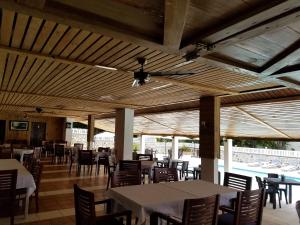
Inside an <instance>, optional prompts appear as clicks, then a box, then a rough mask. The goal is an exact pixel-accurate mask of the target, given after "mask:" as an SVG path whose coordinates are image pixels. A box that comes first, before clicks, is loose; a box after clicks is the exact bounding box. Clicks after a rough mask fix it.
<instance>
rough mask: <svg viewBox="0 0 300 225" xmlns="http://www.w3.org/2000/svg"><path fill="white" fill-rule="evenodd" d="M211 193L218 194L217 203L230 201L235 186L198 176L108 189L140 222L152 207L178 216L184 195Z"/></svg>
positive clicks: (193, 195)
mask: <svg viewBox="0 0 300 225" xmlns="http://www.w3.org/2000/svg"><path fill="white" fill-rule="evenodd" d="M214 194H220V195H221V198H220V201H221V202H220V205H229V204H230V202H229V200H230V199H231V198H234V197H235V196H236V190H234V189H231V188H228V187H224V186H220V185H216V184H212V183H209V182H205V181H201V180H197V181H185V182H183V181H179V182H170V183H159V184H147V185H134V186H125V187H118V188H112V189H110V190H108V191H107V195H108V196H109V197H110V198H112V199H114V200H115V201H116V202H117V203H118V204H120V205H121V206H123V207H125V208H127V209H130V210H132V211H133V213H134V214H135V215H136V216H137V217H138V218H139V220H138V224H139V225H140V224H143V223H145V222H146V218H147V217H148V216H150V214H151V213H152V212H154V211H157V212H161V213H164V214H167V215H171V216H174V217H178V218H181V217H182V213H183V203H184V199H189V198H203V197H208V196H211V195H214Z"/></svg>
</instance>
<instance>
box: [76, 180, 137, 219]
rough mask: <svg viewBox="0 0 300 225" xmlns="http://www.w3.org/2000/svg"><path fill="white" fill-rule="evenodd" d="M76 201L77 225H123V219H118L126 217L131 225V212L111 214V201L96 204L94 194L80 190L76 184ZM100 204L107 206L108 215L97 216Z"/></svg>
mask: <svg viewBox="0 0 300 225" xmlns="http://www.w3.org/2000/svg"><path fill="white" fill-rule="evenodd" d="M74 200H75V218H76V225H101V224H103V225H107V224H112V225H122V224H123V221H122V219H121V220H119V219H117V218H119V217H126V225H130V224H131V211H129V210H124V211H122V212H117V213H111V200H110V199H106V200H102V201H96V202H95V197H94V193H92V192H89V191H85V190H83V189H81V188H79V187H78V186H77V184H74ZM98 204H103V205H106V213H107V214H106V215H102V216H96V212H95V205H98Z"/></svg>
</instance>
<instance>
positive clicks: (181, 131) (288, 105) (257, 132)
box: [96, 100, 300, 140]
mask: <svg viewBox="0 0 300 225" xmlns="http://www.w3.org/2000/svg"><path fill="white" fill-rule="evenodd" d="M299 108H300V100H297V101H287V102H276V103H263V104H252V105H244V106H239V107H235V106H233V107H223V108H222V109H221V136H227V137H246V138H251V137H260V138H279V139H288V138H290V139H297V140H299V139H300V135H299V134H300V120H299V118H300V109H299ZM270 115H272V116H270ZM198 121H199V111H197V110H193V111H186V112H174V113H164V114H149V115H143V116H136V117H135V119H134V133H136V134H140V133H143V134H161V135H182V136H198V132H199V124H198ZM96 127H98V128H101V129H104V128H105V129H107V130H108V131H111V132H114V119H103V120H97V121H96Z"/></svg>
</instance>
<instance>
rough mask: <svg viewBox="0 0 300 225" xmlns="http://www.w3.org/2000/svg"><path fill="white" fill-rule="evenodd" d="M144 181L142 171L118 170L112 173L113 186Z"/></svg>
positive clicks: (138, 183)
mask: <svg viewBox="0 0 300 225" xmlns="http://www.w3.org/2000/svg"><path fill="white" fill-rule="evenodd" d="M141 182H142V179H141V173H140V171H138V170H136V171H129V170H123V171H120V170H117V171H114V172H113V173H112V178H111V187H112V188H114V187H122V186H130V185H140V184H141Z"/></svg>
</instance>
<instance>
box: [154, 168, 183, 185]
mask: <svg viewBox="0 0 300 225" xmlns="http://www.w3.org/2000/svg"><path fill="white" fill-rule="evenodd" d="M171 181H178V173H177V169H176V168H163V167H154V177H153V183H160V182H171Z"/></svg>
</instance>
